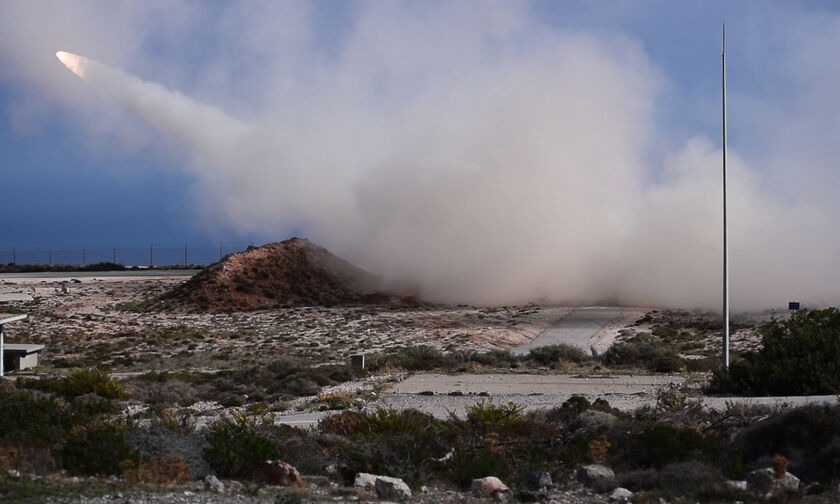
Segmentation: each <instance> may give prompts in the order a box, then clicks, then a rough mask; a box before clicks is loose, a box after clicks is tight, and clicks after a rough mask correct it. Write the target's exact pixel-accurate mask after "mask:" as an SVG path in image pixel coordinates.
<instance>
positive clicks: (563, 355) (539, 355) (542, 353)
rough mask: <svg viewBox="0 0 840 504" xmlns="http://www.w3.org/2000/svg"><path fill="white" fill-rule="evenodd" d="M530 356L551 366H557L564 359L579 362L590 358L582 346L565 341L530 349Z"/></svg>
mask: <svg viewBox="0 0 840 504" xmlns="http://www.w3.org/2000/svg"><path fill="white" fill-rule="evenodd" d="M529 357H530V359H531V360H533V361H534V362H536V363H537V364H539V365H541V366H551V367H557V366H558V365H559V364H560V363H561V362H564V361H565V362H574V363H577V364H579V363H581V362H583V361H585V360H587V359H588V356H587V355H586V352H584V350H583V349H582V348H579V347H576V346H574V345H568V344H565V343H560V344H558V345H547V346H543V347H537V348H534V349H532V350H531V351H530V353H529Z"/></svg>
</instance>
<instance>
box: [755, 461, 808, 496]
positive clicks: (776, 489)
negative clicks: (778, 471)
mask: <svg viewBox="0 0 840 504" xmlns="http://www.w3.org/2000/svg"><path fill="white" fill-rule="evenodd" d="M797 488H799V478H797V477H796V476H794V475H793V474H791V473H789V472H785V474H784V475H783V476H782V477H781V478H776V476H775V473H774V472H773V469H771V468H769V467H765V468H764V469H758V470H755V471H753V472H751V473H749V474H747V489H749V490H752V491H753V492H756V493H758V494H761V495H767V494H777V493H782V492H785V491H787V490H796V489H797Z"/></svg>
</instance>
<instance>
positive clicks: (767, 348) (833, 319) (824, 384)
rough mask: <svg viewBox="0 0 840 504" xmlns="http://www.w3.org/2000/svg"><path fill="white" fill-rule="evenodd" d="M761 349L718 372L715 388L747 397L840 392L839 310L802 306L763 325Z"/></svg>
mask: <svg viewBox="0 0 840 504" xmlns="http://www.w3.org/2000/svg"><path fill="white" fill-rule="evenodd" d="M761 344H762V348H761V350H759V351H758V352H752V353H746V354H744V355H742V357H741V359H740V360H737V361H735V362H733V363H732V364H731V365H730V367H729V373H725V372H723V371H722V370H718V371H716V372H715V375H714V377H713V380H712V389H713V390H718V391H724V392H729V393H734V394H742V395H761V396H766V395H817V394H840V311H838V310H837V308H827V309H825V310H802V311H800V312H798V313H794V315H793V316H792V317H791V318H790V320H787V321H783V322H779V321H775V320H774V321H772V322H770V323H768V324H766V325H764V326H763V327H762V328H761Z"/></svg>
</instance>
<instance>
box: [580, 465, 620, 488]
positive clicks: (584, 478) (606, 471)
mask: <svg viewBox="0 0 840 504" xmlns="http://www.w3.org/2000/svg"><path fill="white" fill-rule="evenodd" d="M575 476H576V477H577V480H578V481H580V482H581V483H592V482H593V481H596V480H599V479H613V478H615V473H614V472H613V470H612V469H610V468H609V467H607V466H602V465H601V464H590V465H585V466H582V467H579V468H578V470H577V473H576V475H575Z"/></svg>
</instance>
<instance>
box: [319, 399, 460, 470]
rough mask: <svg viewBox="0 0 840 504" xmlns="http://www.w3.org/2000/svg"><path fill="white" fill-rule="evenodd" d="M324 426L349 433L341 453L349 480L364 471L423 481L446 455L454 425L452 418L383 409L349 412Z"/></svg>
mask: <svg viewBox="0 0 840 504" xmlns="http://www.w3.org/2000/svg"><path fill="white" fill-rule="evenodd" d="M320 430H321V431H322V432H325V433H329V434H338V435H341V436H345V437H348V438H349V441H350V443H349V444H348V445H346V446H344V447H343V448H342V449H341V450H340V452H339V460H340V461H341V464H340V465H341V467H342V475H343V476H344V478H345V480H347V481H348V482H349V481H351V480H352V478H353V477H354V475H355V474H356V473H359V472H369V473H375V474H386V475H391V476H396V477H399V478H402V479H403V480H405V481H406V482H407V483H408V484H409V485H418V484H421V483H422V482H423V481H426V480H427V479H428V476H429V474H430V472H431V471H432V470H433V467H434V466H435V464H436V459H439V458H441V457H443V456H444V455H446V453H447V452H448V450H449V448H450V444H451V440H452V437H453V430H452V428H451V426H450V425H448V423H447V422H444V421H441V420H438V419H436V418H435V417H433V416H431V415H428V414H425V413H421V412H419V411H417V410H403V411H397V410H392V409H385V408H379V409H377V410H376V411H373V412H350V411H345V412H342V413H338V414H335V415H330V416H328V417H326V418H324V419H322V420H321V423H320Z"/></svg>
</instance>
